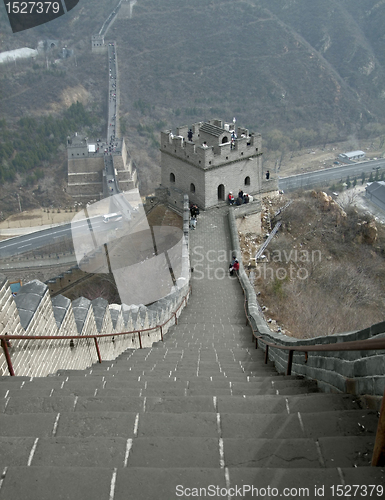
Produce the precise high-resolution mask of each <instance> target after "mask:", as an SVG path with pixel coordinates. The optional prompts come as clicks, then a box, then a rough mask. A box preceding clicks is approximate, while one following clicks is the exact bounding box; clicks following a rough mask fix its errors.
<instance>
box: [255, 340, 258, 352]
mask: <svg viewBox="0 0 385 500" xmlns="http://www.w3.org/2000/svg"><path fill="white" fill-rule="evenodd" d="M255 348H256V349H258V337H255Z"/></svg>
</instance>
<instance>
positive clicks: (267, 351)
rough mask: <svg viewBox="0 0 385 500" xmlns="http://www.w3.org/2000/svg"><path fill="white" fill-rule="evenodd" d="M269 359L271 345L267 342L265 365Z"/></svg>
mask: <svg viewBox="0 0 385 500" xmlns="http://www.w3.org/2000/svg"><path fill="white" fill-rule="evenodd" d="M268 360H269V346H268V345H267V344H266V351H265V365H267V362H268Z"/></svg>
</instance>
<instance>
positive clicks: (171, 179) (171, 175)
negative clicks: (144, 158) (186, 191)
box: [170, 172, 175, 184]
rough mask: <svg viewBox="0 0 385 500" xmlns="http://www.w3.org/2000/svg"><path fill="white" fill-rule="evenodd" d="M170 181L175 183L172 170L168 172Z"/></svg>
mask: <svg viewBox="0 0 385 500" xmlns="http://www.w3.org/2000/svg"><path fill="white" fill-rule="evenodd" d="M170 182H172V183H173V184H175V174H173V173H172V172H171V174H170Z"/></svg>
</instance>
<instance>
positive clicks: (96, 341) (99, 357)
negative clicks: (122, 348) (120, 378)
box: [94, 337, 102, 363]
mask: <svg viewBox="0 0 385 500" xmlns="http://www.w3.org/2000/svg"><path fill="white" fill-rule="evenodd" d="M94 342H95V347H96V352H97V354H98V360H99V363H101V362H102V357H101V355H100V349H99V344H98V339H97V338H96V337H94Z"/></svg>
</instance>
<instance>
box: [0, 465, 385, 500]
mask: <svg viewBox="0 0 385 500" xmlns="http://www.w3.org/2000/svg"><path fill="white" fill-rule="evenodd" d="M226 476H227V478H226ZM68 478H71V480H70V481H69V480H68ZM342 481H343V482H344V483H342ZM384 483H385V474H384V471H383V470H381V469H380V468H374V467H361V468H341V469H337V468H336V467H334V468H332V469H322V468H321V469H317V468H304V469H302V470H301V473H300V475H298V474H293V469H286V468H274V469H272V468H253V467H248V468H231V469H224V468H219V467H215V468H202V467H196V468H180V467H179V468H168V469H167V474H166V473H165V471H164V469H162V468H158V467H155V468H150V467H126V468H124V467H123V468H121V467H118V468H117V470H116V471H114V470H112V469H111V468H108V467H95V468H90V467H79V468H77V467H36V466H33V465H32V466H31V467H26V466H24V467H17V466H13V465H11V466H10V467H9V468H8V469H7V471H6V474H5V478H4V480H3V484H2V488H1V492H0V498H1V500H5V499H7V500H20V499H21V498H26V497H25V492H26V491H28V500H52V498H53V497H54V498H55V500H64V499H67V500H75V499H99V498H100V499H102V498H111V490H112V491H113V498H114V500H127V492H130V498H131V497H132V498H135V499H137V500H148V499H150V498H156V499H158V500H170V499H172V498H185V497H188V498H190V497H192V498H194V497H195V498H196V497H198V496H199V497H200V498H205V497H207V498H213V499H214V500H215V499H223V498H227V490H226V488H229V487H230V488H231V487H232V488H236V487H238V490H235V489H234V491H230V493H234V495H233V498H263V497H265V498H268V497H267V496H266V495H267V493H268V491H267V488H268V487H270V492H272V494H273V495H274V496H280V494H282V493H283V491H284V489H285V488H288V489H289V490H291V492H292V496H291V497H290V498H317V497H324V498H334V497H336V496H337V494H336V491H337V490H336V487H337V485H340V487H341V486H343V489H342V491H347V490H346V489H345V488H346V486H345V485H353V484H359V485H367V484H373V485H375V486H376V488H378V490H374V492H376V491H378V494H377V495H374V494H373V495H372V497H373V498H381V497H383V495H381V487H382V485H383V484H384ZM111 485H113V487H111ZM252 487H254V488H257V489H258V490H254V492H252V491H251V488H252ZM199 488H201V489H200V490H199ZM273 488H276V489H277V491H275V490H273ZM300 488H301V490H300V491H299V489H300ZM316 488H317V490H316V491H315V489H316ZM53 492H55V494H54V495H53ZM216 493H218V494H216ZM183 495H185V496H183ZM193 495H194V496H193ZM209 495H210V496H209ZM235 495H236V496H235Z"/></svg>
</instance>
